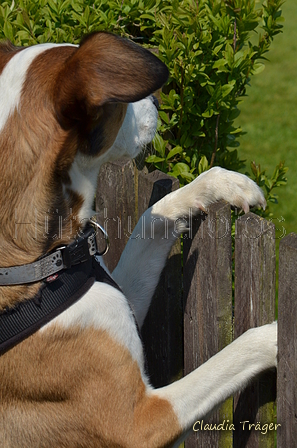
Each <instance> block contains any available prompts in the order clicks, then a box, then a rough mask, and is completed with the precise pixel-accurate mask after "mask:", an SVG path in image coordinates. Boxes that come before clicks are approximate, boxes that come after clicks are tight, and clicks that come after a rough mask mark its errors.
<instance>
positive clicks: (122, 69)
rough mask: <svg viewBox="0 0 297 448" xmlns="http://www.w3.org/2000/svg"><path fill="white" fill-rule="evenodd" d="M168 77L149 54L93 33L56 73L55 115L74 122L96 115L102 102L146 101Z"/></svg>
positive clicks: (119, 41)
mask: <svg viewBox="0 0 297 448" xmlns="http://www.w3.org/2000/svg"><path fill="white" fill-rule="evenodd" d="M167 78H168V70H167V67H166V66H165V64H163V63H162V62H161V61H160V60H159V59H158V58H157V57H156V56H154V55H153V54H152V53H151V52H150V51H148V50H146V49H144V48H142V47H140V46H139V45H136V44H134V43H133V42H131V41H129V40H127V39H123V38H120V37H118V36H115V35H113V34H109V33H94V34H91V35H90V36H87V37H86V38H85V39H83V41H82V42H81V45H80V46H79V47H78V49H77V50H76V51H75V52H74V53H73V54H72V56H71V57H70V58H69V59H68V60H67V61H66V62H65V65H64V67H63V69H62V70H61V72H60V73H59V76H58V78H57V83H56V90H55V101H56V108H57V112H58V115H62V116H63V117H64V118H66V119H71V118H72V119H75V120H77V119H80V118H79V117H81V116H82V115H84V114H87V115H89V116H90V115H93V114H94V115H96V113H97V111H98V108H99V107H100V106H102V105H103V104H104V103H107V102H113V101H117V102H124V103H131V102H135V101H138V100H141V99H142V98H145V97H146V96H148V95H149V94H151V93H153V92H154V91H155V90H157V89H159V88H160V87H161V86H162V85H163V84H164V83H165V82H166V80H167Z"/></svg>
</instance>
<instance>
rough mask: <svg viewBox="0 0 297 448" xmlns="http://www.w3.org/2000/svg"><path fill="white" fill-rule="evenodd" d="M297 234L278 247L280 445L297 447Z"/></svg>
mask: <svg viewBox="0 0 297 448" xmlns="http://www.w3.org/2000/svg"><path fill="white" fill-rule="evenodd" d="M296 273H297V235H296V234H295V233H292V234H290V235H288V236H287V237H285V238H283V239H282V241H281V242H280V246H279V289H278V291H279V292H278V350H279V360H278V371H277V422H278V423H280V424H281V427H280V428H279V429H278V430H277V447H278V448H289V447H294V446H296V440H297V276H296Z"/></svg>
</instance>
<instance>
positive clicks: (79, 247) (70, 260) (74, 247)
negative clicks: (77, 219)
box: [62, 228, 95, 269]
mask: <svg viewBox="0 0 297 448" xmlns="http://www.w3.org/2000/svg"><path fill="white" fill-rule="evenodd" d="M94 234H95V231H94V229H93V228H88V229H86V230H85V231H84V233H83V235H82V236H79V237H78V238H77V239H76V240H75V241H74V242H73V243H71V244H69V245H68V246H66V247H65V248H64V249H63V251H62V257H63V264H64V268H67V269H68V268H71V266H73V265H75V264H78V263H83V262H85V261H88V260H89V259H90V258H92V255H90V249H89V242H88V238H89V237H90V236H92V235H94Z"/></svg>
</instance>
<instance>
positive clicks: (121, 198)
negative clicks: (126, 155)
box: [96, 159, 137, 272]
mask: <svg viewBox="0 0 297 448" xmlns="http://www.w3.org/2000/svg"><path fill="white" fill-rule="evenodd" d="M96 215H97V216H98V222H100V223H101V225H103V226H104V228H105V230H106V231H107V233H108V236H109V239H110V242H111V245H112V248H111V250H110V251H109V252H108V253H107V254H106V255H105V256H104V262H105V264H106V266H107V267H108V269H109V270H110V272H112V271H113V270H114V268H115V267H116V265H117V263H118V261H119V259H120V256H121V254H122V252H123V250H124V247H125V246H126V244H127V241H128V239H129V237H130V235H131V233H132V231H133V229H134V227H135V225H136V223H137V217H136V198H135V175H134V166H133V163H132V161H131V160H129V159H121V160H117V161H115V162H112V163H106V164H105V165H103V166H102V167H101V169H100V173H99V177H98V185H97V193H96ZM100 237H101V235H100ZM99 245H100V246H102V247H104V242H102V241H101V243H100V241H99Z"/></svg>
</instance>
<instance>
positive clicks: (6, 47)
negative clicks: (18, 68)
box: [0, 41, 24, 75]
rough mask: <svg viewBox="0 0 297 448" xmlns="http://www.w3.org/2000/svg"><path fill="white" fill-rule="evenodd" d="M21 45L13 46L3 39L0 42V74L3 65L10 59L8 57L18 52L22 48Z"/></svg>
mask: <svg viewBox="0 0 297 448" xmlns="http://www.w3.org/2000/svg"><path fill="white" fill-rule="evenodd" d="M23 49H24V48H23V47H15V46H14V45H12V44H11V43H10V42H9V41H4V42H1V43H0V75H1V73H2V71H3V69H4V67H5V65H6V64H7V63H8V62H9V61H10V59H11V58H12V57H13V56H14V55H15V54H16V53H17V52H18V51H21V50H23Z"/></svg>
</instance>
